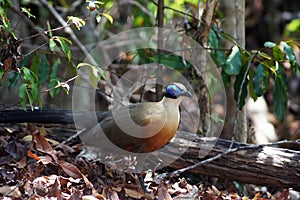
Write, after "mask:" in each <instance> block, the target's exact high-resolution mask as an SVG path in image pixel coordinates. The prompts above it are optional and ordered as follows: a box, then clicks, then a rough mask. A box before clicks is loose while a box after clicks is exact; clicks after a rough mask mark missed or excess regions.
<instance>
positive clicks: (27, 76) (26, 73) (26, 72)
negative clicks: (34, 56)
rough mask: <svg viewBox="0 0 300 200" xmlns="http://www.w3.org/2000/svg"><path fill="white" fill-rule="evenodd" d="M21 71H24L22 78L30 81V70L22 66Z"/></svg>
mask: <svg viewBox="0 0 300 200" xmlns="http://www.w3.org/2000/svg"><path fill="white" fill-rule="evenodd" d="M22 71H23V73H24V76H23V77H24V80H25V81H30V80H31V79H32V76H31V72H30V70H29V69H28V68H27V67H23V68H22Z"/></svg>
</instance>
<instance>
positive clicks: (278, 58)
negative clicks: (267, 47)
mask: <svg viewBox="0 0 300 200" xmlns="http://www.w3.org/2000/svg"><path fill="white" fill-rule="evenodd" d="M273 56H274V59H275V60H276V61H278V62H283V59H284V54H283V53H282V51H281V49H280V48H279V47H278V46H277V45H276V46H274V47H273Z"/></svg>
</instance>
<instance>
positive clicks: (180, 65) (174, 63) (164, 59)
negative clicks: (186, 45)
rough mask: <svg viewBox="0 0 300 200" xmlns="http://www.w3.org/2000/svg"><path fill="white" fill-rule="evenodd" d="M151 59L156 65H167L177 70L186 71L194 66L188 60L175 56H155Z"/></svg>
mask: <svg viewBox="0 0 300 200" xmlns="http://www.w3.org/2000/svg"><path fill="white" fill-rule="evenodd" d="M149 59H150V60H152V61H153V62H155V63H160V64H163V65H166V66H168V67H170V68H172V69H175V70H185V69H188V68H190V67H192V64H191V63H190V62H189V61H188V60H185V59H183V58H182V57H181V56H178V55H173V54H162V55H154V56H152V57H150V58H149Z"/></svg>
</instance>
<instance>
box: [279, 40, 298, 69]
mask: <svg viewBox="0 0 300 200" xmlns="http://www.w3.org/2000/svg"><path fill="white" fill-rule="evenodd" d="M282 45H283V50H284V52H285V54H286V57H287V59H288V60H289V62H290V63H291V65H293V64H294V62H295V59H296V56H295V53H294V51H293V48H292V47H291V46H290V45H288V44H287V43H286V42H282Z"/></svg>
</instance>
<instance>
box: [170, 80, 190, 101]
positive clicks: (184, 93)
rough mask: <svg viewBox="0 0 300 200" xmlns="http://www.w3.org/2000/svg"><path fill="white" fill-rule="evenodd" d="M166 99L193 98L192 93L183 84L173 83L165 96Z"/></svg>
mask: <svg viewBox="0 0 300 200" xmlns="http://www.w3.org/2000/svg"><path fill="white" fill-rule="evenodd" d="M164 96H165V97H166V98H171V99H178V98H179V97H190V98H191V97H192V94H191V92H190V91H188V90H187V89H186V87H185V86H184V85H183V84H181V83H172V84H170V85H169V86H168V87H167V89H166V92H165V95H164Z"/></svg>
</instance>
